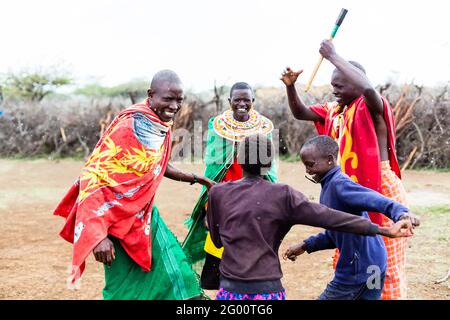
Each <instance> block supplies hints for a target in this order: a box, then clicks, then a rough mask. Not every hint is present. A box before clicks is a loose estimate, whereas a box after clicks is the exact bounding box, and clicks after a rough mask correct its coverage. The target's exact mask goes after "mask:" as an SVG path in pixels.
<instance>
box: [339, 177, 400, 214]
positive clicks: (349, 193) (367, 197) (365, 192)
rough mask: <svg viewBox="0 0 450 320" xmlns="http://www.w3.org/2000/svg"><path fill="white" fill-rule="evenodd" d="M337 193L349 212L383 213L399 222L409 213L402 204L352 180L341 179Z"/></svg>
mask: <svg viewBox="0 0 450 320" xmlns="http://www.w3.org/2000/svg"><path fill="white" fill-rule="evenodd" d="M336 192H337V194H338V197H339V200H340V201H341V202H342V203H343V204H344V205H345V206H346V207H347V208H348V210H349V212H352V211H353V212H354V211H374V212H381V213H383V214H384V215H385V216H386V217H388V218H389V219H391V220H393V221H394V222H397V221H398V220H399V219H400V218H401V217H402V216H403V215H405V214H408V211H409V210H408V208H406V207H405V206H403V205H401V204H400V203H398V202H396V201H394V200H392V199H389V198H387V197H385V196H383V195H382V194H380V193H378V192H376V191H374V190H372V189H369V188H366V187H363V186H362V185H360V184H358V183H356V182H353V181H352V180H350V179H341V180H340V183H339V185H337V186H336Z"/></svg>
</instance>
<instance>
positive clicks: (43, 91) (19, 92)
mask: <svg viewBox="0 0 450 320" xmlns="http://www.w3.org/2000/svg"><path fill="white" fill-rule="evenodd" d="M71 83H72V79H71V78H70V77H68V76H66V75H62V74H60V73H58V72H56V71H55V72H50V71H32V72H29V71H23V72H20V73H9V74H7V75H6V76H5V77H4V79H3V81H2V83H1V86H2V87H3V92H4V95H5V96H8V97H18V98H25V99H30V100H32V101H41V100H42V99H43V98H44V97H45V96H46V95H48V94H50V93H52V92H54V90H55V89H56V88H58V87H61V86H64V85H68V84H71Z"/></svg>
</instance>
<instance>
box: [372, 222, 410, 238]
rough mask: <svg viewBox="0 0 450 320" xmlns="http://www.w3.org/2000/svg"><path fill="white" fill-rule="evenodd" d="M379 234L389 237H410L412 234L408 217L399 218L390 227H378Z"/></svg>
mask: <svg viewBox="0 0 450 320" xmlns="http://www.w3.org/2000/svg"><path fill="white" fill-rule="evenodd" d="M380 231H381V235H383V236H386V237H389V238H401V237H411V236H412V235H413V234H414V231H413V226H412V223H411V221H410V220H409V219H400V220H399V221H397V222H396V223H394V225H392V226H391V227H380Z"/></svg>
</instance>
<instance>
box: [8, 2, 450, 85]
mask: <svg viewBox="0 0 450 320" xmlns="http://www.w3.org/2000/svg"><path fill="white" fill-rule="evenodd" d="M447 3H448V1H444V0H442V1H440V0H428V1H396V0H390V1H387V0H378V1H353V0H347V1H324V0H315V1H299V0H274V1H269V0H267V1H257V0H255V1H250V0H246V1H244V0H228V1H213V0H209V1H207V0H190V1H186V0H184V1H183V0H173V1H170V0H164V1H144V0H127V1H122V0H116V1H115V0H109V1H106V0H78V1H70V0H64V1H56V0H39V1H31V0H30V1H26V0H14V1H4V0H2V2H1V4H2V6H1V9H0V12H1V18H0V30H2V38H1V41H2V45H1V49H0V73H4V72H8V71H17V70H20V69H22V68H34V67H36V66H44V67H45V66H49V65H53V64H61V65H63V66H64V67H65V68H67V69H68V70H69V71H70V72H71V73H72V74H73V75H74V76H75V77H76V80H77V81H78V82H79V83H86V82H89V81H94V80H95V81H99V82H101V83H103V84H106V85H113V84H118V83H121V82H126V81H128V80H131V79H133V78H144V79H150V78H151V76H152V75H153V74H154V73H155V72H156V71H158V70H160V69H163V68H170V69H173V70H175V71H176V72H177V73H178V74H179V75H180V77H181V78H182V80H183V82H184V83H185V84H186V85H187V87H190V88H192V89H194V90H202V89H209V88H212V86H213V85H214V80H216V81H217V82H218V84H227V85H230V84H232V83H233V82H236V81H246V82H249V83H250V84H252V85H264V86H281V82H280V80H278V78H279V76H280V73H281V71H282V70H283V68H284V67H285V66H287V65H289V66H291V67H292V68H293V69H299V68H303V69H304V70H305V72H304V75H302V77H301V78H300V81H301V82H302V83H305V82H306V81H307V78H308V77H309V75H310V73H311V70H312V68H313V66H314V64H315V63H316V61H317V59H318V57H319V53H318V48H319V44H320V42H321V40H322V39H324V38H327V37H328V36H329V34H330V32H331V29H332V27H333V24H334V22H335V20H336V16H337V14H338V13H339V11H340V9H341V8H342V7H345V8H347V9H348V10H349V13H348V15H347V17H346V19H345V21H344V23H343V24H342V27H341V29H340V30H339V32H338V34H337V36H336V38H335V46H336V49H337V51H338V53H340V54H341V55H342V56H343V57H344V58H347V59H351V60H356V61H359V62H361V63H362V64H363V65H364V66H365V68H366V70H367V73H368V75H369V78H370V79H371V80H372V82H373V83H374V84H378V83H381V82H384V81H386V80H390V79H392V80H397V81H398V82H403V81H411V80H414V81H415V83H419V84H428V85H434V84H442V83H445V82H447V81H449V80H450V59H449V57H450V36H449V32H450V19H449V18H448V13H449V5H448V4H447ZM331 71H332V66H331V65H330V64H329V63H328V62H327V63H324V64H323V65H322V67H321V69H320V70H319V73H318V75H317V78H316V81H315V82H314V84H326V83H328V82H329V78H330V75H331Z"/></svg>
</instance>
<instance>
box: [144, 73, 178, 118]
mask: <svg viewBox="0 0 450 320" xmlns="http://www.w3.org/2000/svg"><path fill="white" fill-rule="evenodd" d="M148 97H149V102H150V106H151V108H152V109H153V111H155V113H156V115H157V116H158V117H159V118H160V119H161V120H162V121H164V122H169V121H171V120H173V119H174V117H175V114H176V113H177V112H178V111H180V109H181V105H182V103H183V100H184V97H183V88H182V86H181V83H176V82H168V81H163V82H161V83H159V84H158V85H156V88H154V90H151V89H149V90H148Z"/></svg>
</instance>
